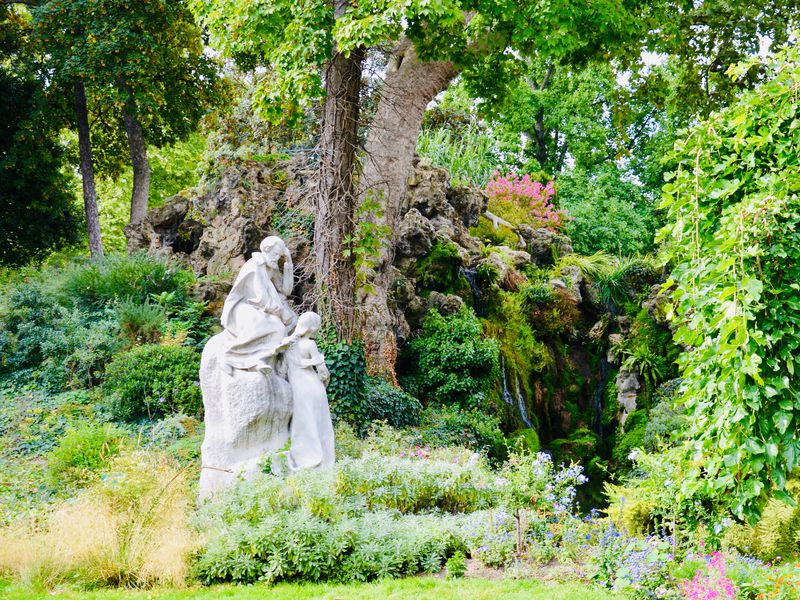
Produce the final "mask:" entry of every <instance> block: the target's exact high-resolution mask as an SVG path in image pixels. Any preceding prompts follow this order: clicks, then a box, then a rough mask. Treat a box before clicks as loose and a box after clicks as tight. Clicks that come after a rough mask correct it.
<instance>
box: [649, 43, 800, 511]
mask: <svg viewBox="0 0 800 600" xmlns="http://www.w3.org/2000/svg"><path fill="white" fill-rule="evenodd" d="M798 64H800V52H798V50H797V49H796V48H787V49H784V50H783V51H782V52H780V53H779V54H778V56H777V57H776V59H775V60H774V62H771V63H769V64H768V66H769V70H770V75H769V78H768V80H767V81H766V82H765V83H763V84H762V85H761V86H759V88H758V89H757V90H756V91H755V92H753V93H748V94H745V95H744V96H743V97H742V98H741V100H740V101H739V102H737V103H736V105H734V106H732V107H731V108H730V109H727V110H725V111H722V112H720V113H718V114H714V115H712V116H711V117H710V118H709V119H708V120H706V121H704V122H702V123H700V124H699V125H698V126H696V127H694V128H693V129H691V130H690V131H688V132H687V133H686V135H685V137H684V139H682V140H681V141H679V142H678V143H677V144H676V147H675V156H674V157H673V158H674V159H675V160H676V161H677V163H678V167H677V169H676V171H675V172H674V173H672V176H671V178H672V182H671V183H670V184H668V185H667V186H665V199H664V203H663V206H664V207H665V208H667V209H668V210H669V216H670V219H671V224H670V225H669V226H667V227H666V228H665V229H664V230H663V232H662V234H661V237H662V239H665V240H671V242H672V244H671V249H672V256H673V260H674V261H675V263H676V265H677V266H676V268H675V270H674V272H673V275H672V277H673V280H672V281H673V282H674V283H675V284H676V291H675V294H674V300H675V303H676V313H677V318H678V323H679V324H680V328H679V329H678V331H677V333H676V341H677V342H678V343H680V344H683V345H684V346H686V347H688V348H689V349H690V351H689V352H687V353H685V354H684V355H683V357H682V359H681V366H682V371H683V377H684V384H683V388H682V392H683V393H682V402H683V403H685V404H686V406H687V408H688V415H689V419H690V423H691V427H690V432H689V438H690V439H691V445H690V450H691V457H692V459H693V462H692V464H691V468H690V470H689V473H688V475H689V476H688V477H687V478H686V479H685V480H684V483H683V491H684V493H686V494H691V493H695V492H698V491H702V492H708V493H711V492H713V493H714V494H720V495H722V494H724V495H725V497H726V498H728V499H729V500H730V507H731V509H732V510H733V512H734V514H735V515H737V516H739V517H753V516H754V515H756V514H758V511H759V509H760V507H761V506H763V504H764V502H765V501H766V499H767V497H768V496H769V494H770V492H771V491H772V490H775V494H776V495H777V496H779V497H786V494H785V493H784V492H782V490H783V488H784V486H785V484H786V480H787V478H788V477H789V476H790V474H791V473H792V471H793V470H794V469H795V468H797V466H798V461H799V460H800V438H799V437H798V423H800V422H799V421H798V418H800V409H798V405H797V393H796V388H797V385H796V382H795V381H794V380H795V378H796V375H795V371H796V369H797V368H798V366H800V365H798V345H799V344H800V338H798V337H797V335H796V332H797V330H798V328H800V317H798V315H800V311H799V310H798V308H799V306H798V303H797V290H798V286H800V246H798V244H797V231H798V227H800V200H798V190H799V189H800V170H799V169H798V147H799V146H798V144H800V120H798V119H797V113H798V91H797V90H798V82H800V68H798ZM756 65H757V63H756V62H755V61H754V62H750V63H746V64H744V65H742V66H741V67H738V68H737V69H735V70H734V71H733V72H732V75H733V76H734V77H738V76H741V75H742V74H743V73H745V72H747V70H748V69H750V68H752V67H754V66H756Z"/></svg>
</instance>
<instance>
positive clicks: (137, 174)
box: [122, 108, 150, 225]
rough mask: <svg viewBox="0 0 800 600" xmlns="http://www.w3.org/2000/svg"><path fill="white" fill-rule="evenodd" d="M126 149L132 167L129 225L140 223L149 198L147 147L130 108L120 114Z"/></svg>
mask: <svg viewBox="0 0 800 600" xmlns="http://www.w3.org/2000/svg"><path fill="white" fill-rule="evenodd" d="M122 120H123V122H124V123H125V133H126V134H127V136H128V147H129V148H130V151H131V165H132V166H133V193H132V194H131V225H135V224H137V223H141V222H142V221H144V217H145V215H146V214H147V200H148V198H149V196H150V161H148V160H147V145H146V144H145V141H144V132H143V131H142V124H141V123H140V122H139V119H137V118H136V114H135V113H134V111H133V110H131V109H130V108H126V109H125V110H124V111H123V113H122Z"/></svg>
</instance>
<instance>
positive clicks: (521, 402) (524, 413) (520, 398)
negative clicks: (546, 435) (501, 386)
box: [515, 373, 533, 427]
mask: <svg viewBox="0 0 800 600" xmlns="http://www.w3.org/2000/svg"><path fill="white" fill-rule="evenodd" d="M515 375H516V383H517V407H518V408H519V416H520V418H521V419H522V422H523V423H525V427H533V423H531V420H530V418H528V409H527V408H526V407H525V395H524V394H523V393H522V385H521V384H520V381H519V373H516V374H515Z"/></svg>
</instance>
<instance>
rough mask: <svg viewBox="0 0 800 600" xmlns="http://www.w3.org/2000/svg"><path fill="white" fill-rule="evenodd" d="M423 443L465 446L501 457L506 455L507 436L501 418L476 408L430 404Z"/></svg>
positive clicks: (423, 422)
mask: <svg viewBox="0 0 800 600" xmlns="http://www.w3.org/2000/svg"><path fill="white" fill-rule="evenodd" d="M419 435H420V439H421V441H422V443H424V444H427V445H430V446H433V447H441V446H463V447H465V448H471V449H473V450H476V451H478V452H481V453H482V454H484V455H486V456H488V457H489V458H491V459H492V460H493V461H499V460H502V459H504V458H505V456H506V440H505V438H504V437H503V432H502V431H501V430H500V419H498V418H497V417H496V416H494V415H487V414H485V413H482V412H480V411H477V410H474V411H469V412H463V411H460V410H458V409H457V408H455V407H442V408H438V409H432V408H429V409H428V410H426V411H425V413H424V415H423V418H422V425H421V427H420V430H419Z"/></svg>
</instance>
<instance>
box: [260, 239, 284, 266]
mask: <svg viewBox="0 0 800 600" xmlns="http://www.w3.org/2000/svg"><path fill="white" fill-rule="evenodd" d="M260 249H261V254H263V255H264V260H265V261H266V263H267V266H268V267H269V268H270V269H279V268H280V260H281V258H284V257H285V256H286V255H287V254H288V253H289V250H288V249H287V248H286V244H285V243H284V242H283V240H282V239H281V238H279V237H278V236H277V235H271V236H269V237H266V238H264V239H263V240H262V241H261V246H260Z"/></svg>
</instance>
